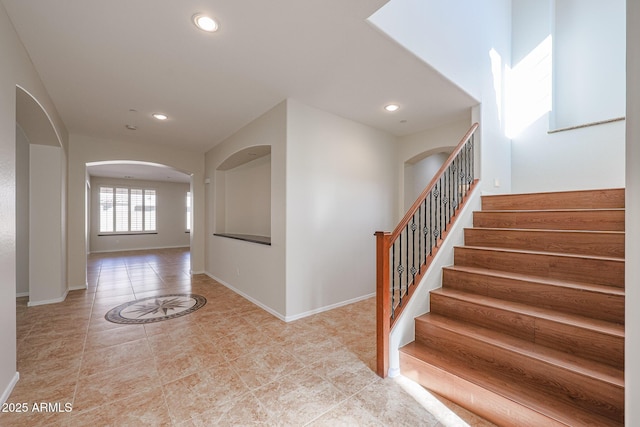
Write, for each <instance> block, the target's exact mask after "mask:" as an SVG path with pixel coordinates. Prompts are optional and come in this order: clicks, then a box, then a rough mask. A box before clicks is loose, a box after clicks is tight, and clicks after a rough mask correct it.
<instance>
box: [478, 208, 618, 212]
mask: <svg viewBox="0 0 640 427" xmlns="http://www.w3.org/2000/svg"><path fill="white" fill-rule="evenodd" d="M624 210H625V209H624V208H597V209H592V208H580V209H483V210H482V211H480V212H486V213H501V212H504V213H514V212H515V213H523V212H528V213H539V212H544V213H546V212H606V211H612V212H624Z"/></svg>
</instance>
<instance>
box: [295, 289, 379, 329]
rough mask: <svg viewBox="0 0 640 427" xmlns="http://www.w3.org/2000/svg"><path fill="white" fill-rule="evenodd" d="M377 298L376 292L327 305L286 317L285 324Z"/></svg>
mask: <svg viewBox="0 0 640 427" xmlns="http://www.w3.org/2000/svg"><path fill="white" fill-rule="evenodd" d="M374 296H376V294H375V292H374V293H372V294H367V295H363V296H360V297H356V298H352V299H349V300H346V301H341V302H337V303H335V304H330V305H325V306H324V307H320V308H316V309H314V310H309V311H305V312H304V313H300V314H295V315H293V316H286V317H285V322H292V321H294V320H298V319H302V318H304V317H308V316H313V315H314V314H318V313H323V312H325V311H329V310H333V309H334V308H338V307H343V306H345V305H349V304H353V303H356V302H360V301H364V300H366V299H369V298H371V297H374Z"/></svg>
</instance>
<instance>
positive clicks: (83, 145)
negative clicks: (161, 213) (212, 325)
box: [67, 135, 204, 289]
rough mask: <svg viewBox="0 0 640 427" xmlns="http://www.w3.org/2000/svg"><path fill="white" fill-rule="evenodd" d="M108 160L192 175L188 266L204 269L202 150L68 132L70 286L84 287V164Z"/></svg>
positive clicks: (195, 270) (201, 270) (194, 270)
mask: <svg viewBox="0 0 640 427" xmlns="http://www.w3.org/2000/svg"><path fill="white" fill-rule="evenodd" d="M110 160H116V161H117V160H135V161H142V162H151V163H155V164H160V165H165V166H169V167H172V168H174V169H176V170H179V171H181V172H184V173H187V174H190V175H192V189H191V192H192V203H193V207H192V209H193V222H192V233H191V234H190V236H191V270H192V272H194V273H198V272H203V271H204V159H203V156H202V153H196V152H189V151H185V150H179V149H173V148H167V147H158V146H154V145H147V144H139V143H138V144H136V143H129V142H123V141H114V140H107V139H101V138H94V137H89V136H84V135H71V136H70V138H69V160H68V163H69V165H68V206H67V212H68V214H67V218H68V222H67V223H68V230H67V239H68V252H67V256H68V262H67V266H68V267H67V268H68V275H69V278H68V281H69V287H70V289H84V288H86V270H87V257H86V254H87V250H88V248H87V241H86V239H85V226H86V218H85V208H86V201H85V199H86V193H87V192H86V169H87V168H86V164H87V163H91V162H99V161H110Z"/></svg>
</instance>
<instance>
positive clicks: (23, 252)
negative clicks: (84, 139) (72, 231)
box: [16, 86, 67, 305]
mask: <svg viewBox="0 0 640 427" xmlns="http://www.w3.org/2000/svg"><path fill="white" fill-rule="evenodd" d="M65 223H66V154H65V152H64V149H63V148H62V140H61V138H60V135H58V133H57V131H56V129H55V127H54V126H53V123H52V121H51V119H50V117H49V115H48V114H47V112H46V110H45V109H44V108H43V107H42V105H41V104H40V103H39V102H38V100H37V99H36V98H35V97H34V96H32V95H31V94H30V93H29V92H28V91H27V90H25V89H24V88H22V87H20V86H16V295H18V296H26V295H28V296H29V305H40V304H48V303H53V302H59V301H62V300H64V298H65V296H66V292H67V287H66V238H65V237H66V236H65Z"/></svg>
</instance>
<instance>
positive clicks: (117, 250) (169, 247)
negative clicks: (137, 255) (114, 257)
mask: <svg viewBox="0 0 640 427" xmlns="http://www.w3.org/2000/svg"><path fill="white" fill-rule="evenodd" d="M182 248H190V246H184V245H180V246H156V247H153V248H122V249H109V250H106V251H91V253H92V254H108V253H112V252H132V251H152V250H155V249H182Z"/></svg>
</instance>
